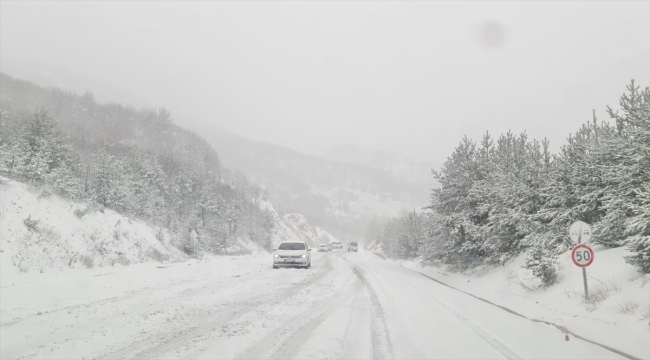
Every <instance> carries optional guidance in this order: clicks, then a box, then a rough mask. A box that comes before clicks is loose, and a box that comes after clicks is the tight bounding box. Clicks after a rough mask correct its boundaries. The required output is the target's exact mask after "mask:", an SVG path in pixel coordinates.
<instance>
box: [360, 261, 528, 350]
mask: <svg viewBox="0 0 650 360" xmlns="http://www.w3.org/2000/svg"><path fill="white" fill-rule="evenodd" d="M372 265H374V266H377V267H380V266H379V265H376V264H372ZM382 268H383V267H382ZM384 270H385V272H386V273H388V274H390V275H391V276H393V277H395V278H397V279H399V280H401V281H402V282H403V283H404V284H408V285H410V286H411V287H413V288H415V289H417V290H419V291H421V292H422V293H424V294H426V295H427V296H428V297H430V298H431V299H432V300H433V301H434V302H435V303H436V305H438V306H439V307H441V308H442V309H443V310H445V311H446V312H447V313H449V314H450V315H451V316H452V317H453V318H455V319H456V320H458V321H459V322H460V323H461V324H463V325H464V326H465V327H467V328H468V329H469V330H471V331H472V332H473V333H475V334H476V335H478V336H479V337H480V338H481V339H483V341H485V343H487V344H488V345H489V346H491V347H492V348H493V349H494V350H496V351H497V352H499V353H500V354H501V355H502V356H504V357H505V358H506V359H509V360H518V359H520V358H519V356H518V355H517V354H515V353H514V352H513V351H512V350H510V349H509V348H508V347H507V346H505V345H504V344H502V343H501V342H500V341H498V340H497V339H495V338H493V337H492V336H490V334H488V333H487V331H485V330H484V329H483V328H481V327H480V326H479V325H477V324H476V323H474V322H473V321H471V320H470V319H468V318H467V317H465V316H464V315H463V314H461V313H460V312H458V311H456V310H455V309H453V308H452V307H450V306H449V305H447V304H446V303H445V302H443V301H442V300H440V299H438V297H436V296H435V295H433V294H431V293H430V292H428V291H427V290H425V289H423V288H421V287H419V286H418V285H415V284H413V283H412V282H410V281H408V280H406V279H404V278H403V277H401V276H398V275H396V274H394V273H393V272H392V271H390V270H389V269H386V268H384Z"/></svg>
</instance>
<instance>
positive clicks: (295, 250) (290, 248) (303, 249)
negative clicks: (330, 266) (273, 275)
mask: <svg viewBox="0 0 650 360" xmlns="http://www.w3.org/2000/svg"><path fill="white" fill-rule="evenodd" d="M310 251H311V249H310V248H309V246H307V243H304V242H283V243H281V244H280V246H278V250H277V251H276V252H275V254H273V268H274V269H277V268H279V267H281V266H286V267H302V268H305V269H306V268H309V267H311V254H310V253H309V252H310Z"/></svg>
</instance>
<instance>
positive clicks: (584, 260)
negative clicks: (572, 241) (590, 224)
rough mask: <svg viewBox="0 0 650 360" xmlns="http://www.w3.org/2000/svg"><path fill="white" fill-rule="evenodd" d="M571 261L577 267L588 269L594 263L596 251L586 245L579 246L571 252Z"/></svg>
mask: <svg viewBox="0 0 650 360" xmlns="http://www.w3.org/2000/svg"><path fill="white" fill-rule="evenodd" d="M571 260H573V263H574V264H576V266H577V267H581V268H586V267H587V266H589V265H591V263H592V262H594V250H593V249H592V248H590V247H589V246H587V245H585V244H579V245H578V246H576V247H574V248H573V251H571Z"/></svg>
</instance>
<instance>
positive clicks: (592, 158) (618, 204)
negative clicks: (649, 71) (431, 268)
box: [377, 82, 650, 285]
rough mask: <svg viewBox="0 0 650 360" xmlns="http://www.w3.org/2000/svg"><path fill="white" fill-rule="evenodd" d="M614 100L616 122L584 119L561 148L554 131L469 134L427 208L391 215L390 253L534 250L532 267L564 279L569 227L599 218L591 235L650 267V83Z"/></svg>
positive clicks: (469, 254) (460, 255) (479, 255)
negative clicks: (545, 136) (560, 268)
mask: <svg viewBox="0 0 650 360" xmlns="http://www.w3.org/2000/svg"><path fill="white" fill-rule="evenodd" d="M619 106H620V110H613V109H611V108H608V109H607V111H608V113H609V115H610V117H611V121H599V120H598V119H596V118H595V117H594V119H593V121H591V122H590V123H586V124H584V125H583V126H582V127H581V128H580V129H578V131H577V132H576V133H574V134H571V135H569V137H568V138H567V143H566V144H564V145H563V146H562V148H561V150H560V151H559V153H557V154H551V153H550V152H549V147H548V145H549V144H548V142H547V141H546V140H543V141H537V140H534V139H529V138H528V136H527V135H526V134H513V133H507V134H503V135H500V136H499V137H498V138H496V139H495V138H493V137H492V136H491V135H490V134H489V133H486V134H485V135H484V137H483V139H482V140H481V141H480V143H477V142H475V141H474V140H471V139H468V138H464V139H463V140H462V142H461V143H460V145H459V146H458V147H457V148H456V149H455V151H454V152H453V154H451V156H449V158H448V159H447V161H446V162H445V163H444V165H443V166H442V168H441V169H440V171H438V172H435V173H434V176H435V178H436V180H437V181H438V182H439V183H440V185H441V186H440V187H439V188H437V189H434V190H433V192H432V193H431V197H430V199H431V201H430V206H429V208H428V211H427V212H424V213H417V212H413V213H411V214H409V215H408V216H405V217H402V218H398V219H394V220H392V221H391V222H389V223H387V224H384V226H383V227H382V229H381V231H380V232H379V234H378V235H377V237H378V240H379V241H380V242H381V244H382V249H383V251H384V253H385V254H386V255H388V256H392V257H401V258H407V257H416V256H422V257H423V258H425V259H428V260H435V261H440V262H442V263H445V264H452V265H456V266H459V267H469V266H475V265H478V264H486V263H490V264H503V263H504V262H505V261H507V260H508V259H511V258H513V257H514V256H517V255H519V254H520V253H522V251H524V250H528V255H527V256H528V257H527V260H526V265H525V266H526V267H527V268H529V269H531V270H532V271H533V273H534V274H535V275H536V276H538V277H539V278H540V279H541V280H542V281H543V282H544V283H545V284H547V285H548V284H552V283H554V282H555V281H556V277H555V261H556V260H555V259H556V255H557V254H558V253H560V252H562V251H565V250H567V249H569V248H570V247H571V243H570V239H569V234H568V228H569V226H570V225H571V223H573V222H574V221H576V220H582V221H584V222H587V223H589V224H591V225H592V227H593V229H594V236H593V239H592V241H594V242H596V243H598V244H603V245H607V246H627V247H628V248H629V250H630V251H631V253H632V255H630V256H629V257H627V259H626V260H627V261H628V262H629V263H630V264H633V265H635V266H636V267H637V268H638V269H639V270H640V271H642V272H645V273H649V272H650V89H649V88H646V89H645V90H640V88H639V87H638V86H637V85H635V84H634V82H632V83H631V84H630V85H629V86H628V87H627V93H626V94H624V95H623V96H622V97H621V99H620V103H619Z"/></svg>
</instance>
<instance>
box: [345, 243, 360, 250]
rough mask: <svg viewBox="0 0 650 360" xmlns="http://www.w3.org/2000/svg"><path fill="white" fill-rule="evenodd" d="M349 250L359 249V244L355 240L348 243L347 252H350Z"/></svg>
mask: <svg viewBox="0 0 650 360" xmlns="http://www.w3.org/2000/svg"><path fill="white" fill-rule="evenodd" d="M350 251H354V252H357V251H359V244H357V243H356V242H351V243H350V244H349V245H348V252H350Z"/></svg>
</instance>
